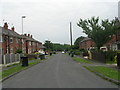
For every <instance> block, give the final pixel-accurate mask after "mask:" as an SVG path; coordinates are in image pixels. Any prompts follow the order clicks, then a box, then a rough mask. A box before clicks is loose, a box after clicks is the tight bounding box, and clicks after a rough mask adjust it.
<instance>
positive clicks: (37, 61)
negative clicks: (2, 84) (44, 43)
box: [0, 59, 41, 79]
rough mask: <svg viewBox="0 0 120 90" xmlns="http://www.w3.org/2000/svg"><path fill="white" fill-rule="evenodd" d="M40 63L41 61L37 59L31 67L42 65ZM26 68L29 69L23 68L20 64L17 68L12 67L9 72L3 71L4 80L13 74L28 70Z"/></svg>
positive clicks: (30, 64) (31, 63)
mask: <svg viewBox="0 0 120 90" xmlns="http://www.w3.org/2000/svg"><path fill="white" fill-rule="evenodd" d="M40 61H41V60H40V59H36V60H34V62H30V63H29V66H32V65H35V64H37V63H40ZM26 68H27V67H22V66H21V65H20V64H18V65H17V66H15V67H12V68H10V69H8V70H4V71H2V78H5V77H7V76H9V75H11V74H13V73H15V72H18V71H21V70H23V69H26ZM0 73H1V72H0ZM0 79H1V77H0Z"/></svg>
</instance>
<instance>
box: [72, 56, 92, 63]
mask: <svg viewBox="0 0 120 90" xmlns="http://www.w3.org/2000/svg"><path fill="white" fill-rule="evenodd" d="M73 60H75V61H77V62H80V63H86V64H92V62H90V61H87V60H85V59H82V58H78V57H73Z"/></svg>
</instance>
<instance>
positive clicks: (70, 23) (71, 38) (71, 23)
mask: <svg viewBox="0 0 120 90" xmlns="http://www.w3.org/2000/svg"><path fill="white" fill-rule="evenodd" d="M70 40H71V49H72V23H71V22H70Z"/></svg>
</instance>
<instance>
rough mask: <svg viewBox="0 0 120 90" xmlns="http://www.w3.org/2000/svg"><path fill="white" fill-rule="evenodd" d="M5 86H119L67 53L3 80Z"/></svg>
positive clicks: (57, 55) (50, 58)
mask: <svg viewBox="0 0 120 90" xmlns="http://www.w3.org/2000/svg"><path fill="white" fill-rule="evenodd" d="M3 88H118V86H117V85H115V84H113V83H111V82H109V81H106V80H104V79H102V78H100V77H99V76H96V75H95V74H94V73H92V72H90V71H88V70H86V69H85V68H83V67H82V65H81V64H78V63H77V62H75V61H73V60H72V59H71V57H69V56H68V55H66V54H62V53H59V54H56V55H53V56H52V57H49V59H47V60H45V61H44V62H42V63H39V64H37V65H35V66H33V67H31V68H29V69H27V70H24V71H22V72H20V73H18V74H16V75H14V76H12V77H11V78H9V79H7V80H5V81H4V82H3Z"/></svg>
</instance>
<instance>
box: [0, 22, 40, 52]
mask: <svg viewBox="0 0 120 90" xmlns="http://www.w3.org/2000/svg"><path fill="white" fill-rule="evenodd" d="M18 49H21V50H22V51H23V53H27V54H30V53H34V52H35V51H39V50H40V49H42V43H41V42H39V41H37V40H35V39H33V38H32V35H30V34H28V35H27V34H24V35H20V34H18V33H17V32H15V28H14V27H12V28H11V30H10V29H8V25H7V23H5V24H4V26H3V27H0V54H10V53H14V54H15V53H16V51H17V50H18Z"/></svg>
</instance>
